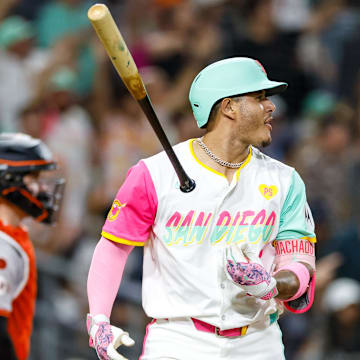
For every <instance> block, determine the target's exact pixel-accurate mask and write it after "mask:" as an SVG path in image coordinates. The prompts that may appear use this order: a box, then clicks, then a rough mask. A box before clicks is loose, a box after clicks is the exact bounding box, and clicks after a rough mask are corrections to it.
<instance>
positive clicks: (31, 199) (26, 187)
mask: <svg viewBox="0 0 360 360" xmlns="http://www.w3.org/2000/svg"><path fill="white" fill-rule="evenodd" d="M55 169H56V162H55V161H54V159H53V157H52V154H51V152H50V150H49V148H48V147H47V146H46V145H45V144H44V143H43V142H42V141H41V140H39V139H35V138H32V137H31V136H29V135H25V134H21V133H1V134H0V196H1V197H3V198H4V199H6V200H7V201H9V202H10V203H12V204H14V205H16V206H17V207H19V208H20V209H22V210H23V211H24V212H25V213H27V214H28V215H30V216H32V217H33V218H35V219H36V220H37V221H39V222H43V223H46V224H53V223H54V222H55V221H56V220H57V215H58V212H59V208H60V204H61V199H62V195H63V191H64V185H65V180H64V179H62V178H56V179H54V178H44V179H42V178H40V176H39V174H40V172H42V171H50V170H55Z"/></svg>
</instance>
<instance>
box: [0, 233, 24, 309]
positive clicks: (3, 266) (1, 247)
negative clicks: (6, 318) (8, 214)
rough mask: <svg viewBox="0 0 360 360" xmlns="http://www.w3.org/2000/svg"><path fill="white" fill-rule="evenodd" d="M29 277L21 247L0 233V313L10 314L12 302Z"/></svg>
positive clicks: (6, 235)
mask: <svg viewBox="0 0 360 360" xmlns="http://www.w3.org/2000/svg"><path fill="white" fill-rule="evenodd" d="M28 276H29V259H28V256H27V255H26V253H25V251H24V250H23V249H22V248H21V246H20V245H19V244H18V243H17V242H16V241H15V240H14V239H13V238H12V237H11V236H9V235H8V234H6V233H4V232H3V231H0V313H4V314H6V313H10V312H11V311H12V302H13V300H14V299H16V297H17V296H18V295H19V294H20V292H21V291H22V290H23V288H24V286H25V285H26V283H27V280H28Z"/></svg>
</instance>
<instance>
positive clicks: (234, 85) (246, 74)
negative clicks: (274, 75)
mask: <svg viewBox="0 0 360 360" xmlns="http://www.w3.org/2000/svg"><path fill="white" fill-rule="evenodd" d="M286 88H287V84H286V83H284V82H276V81H271V80H269V79H268V77H267V74H266V71H265V69H264V67H263V66H262V65H261V64H260V62H259V61H257V60H254V59H250V58H246V57H234V58H229V59H225V60H220V61H217V62H215V63H213V64H211V65H209V66H207V67H206V68H204V69H203V70H201V71H200V73H199V74H198V75H197V76H196V77H195V79H194V81H193V82H192V84H191V88H190V93H189V100H190V103H191V107H192V110H193V113H194V116H195V119H196V122H197V124H198V126H199V128H202V127H204V126H205V125H206V124H207V122H208V120H209V115H210V112H211V109H212V108H213V106H214V105H215V103H217V102H218V101H219V100H221V99H224V98H226V97H229V96H237V95H242V94H246V93H250V92H254V91H259V90H266V96H271V95H275V94H278V93H280V92H282V91H284V90H286Z"/></svg>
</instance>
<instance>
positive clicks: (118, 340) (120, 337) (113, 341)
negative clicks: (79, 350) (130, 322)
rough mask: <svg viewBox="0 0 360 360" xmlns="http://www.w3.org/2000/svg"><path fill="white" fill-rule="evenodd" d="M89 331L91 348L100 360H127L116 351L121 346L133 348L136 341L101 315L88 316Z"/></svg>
mask: <svg viewBox="0 0 360 360" xmlns="http://www.w3.org/2000/svg"><path fill="white" fill-rule="evenodd" d="M86 324H87V329H88V334H89V336H90V338H89V345H90V347H92V348H94V349H95V350H96V354H97V356H98V357H99V359H100V360H127V359H126V358H125V357H123V356H122V355H120V354H119V353H118V352H117V351H116V349H117V348H118V347H119V346H120V345H125V346H133V345H134V344H135V341H134V340H133V339H131V337H130V336H129V334H128V333H127V332H125V331H123V330H122V329H120V328H118V327H115V326H111V325H110V321H109V319H108V317H106V316H105V315H102V314H99V315H96V316H94V317H93V316H91V315H90V314H88V315H87V321H86Z"/></svg>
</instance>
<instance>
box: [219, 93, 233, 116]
mask: <svg viewBox="0 0 360 360" xmlns="http://www.w3.org/2000/svg"><path fill="white" fill-rule="evenodd" d="M220 111H221V112H222V114H223V115H224V116H226V117H228V118H230V119H235V106H234V100H233V99H231V98H224V99H222V101H221V105H220Z"/></svg>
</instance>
